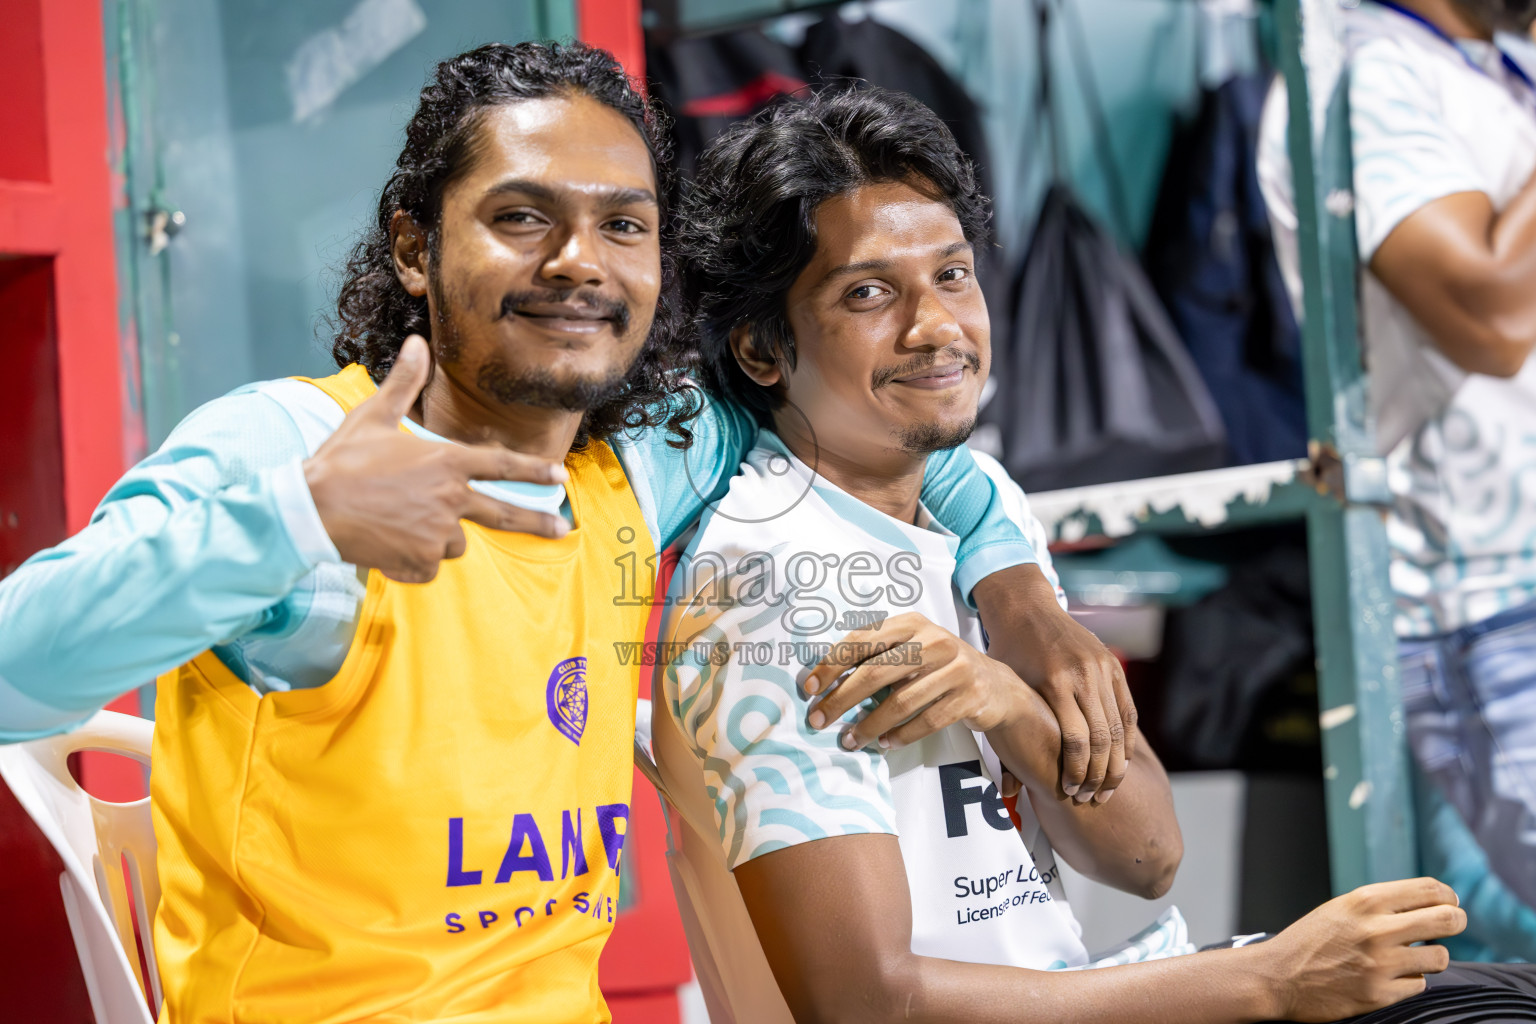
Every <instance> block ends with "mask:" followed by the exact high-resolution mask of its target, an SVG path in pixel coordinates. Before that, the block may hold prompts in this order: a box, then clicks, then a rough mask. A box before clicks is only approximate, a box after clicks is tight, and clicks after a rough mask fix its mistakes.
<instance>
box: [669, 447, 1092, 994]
mask: <svg viewBox="0 0 1536 1024" xmlns="http://www.w3.org/2000/svg"><path fill="white" fill-rule="evenodd" d="M1009 486H1015V485H1012V484H1011V483H1010V485H1009ZM1019 505H1020V507H1023V502H1022V498H1020V502H1019ZM765 510H775V511H776V514H775V515H773V516H772V517H771V518H769V519H767V520H766V522H765V521H764V516H763V512H764V511H765ZM919 516H920V521H921V525H914V524H911V523H903V522H900V521H898V520H896V519H893V518H891V517H889V516H886V515H884V514H883V513H881V512H878V511H876V510H875V509H873V508H871V507H870V506H868V505H866V504H864V503H862V502H860V501H858V500H856V499H854V498H853V497H852V496H851V495H849V494H847V493H845V492H842V491H840V490H839V489H837V488H836V487H834V486H832V485H831V484H829V483H827V482H826V481H825V480H823V479H820V478H818V477H816V476H815V474H814V472H813V471H812V470H811V469H810V467H808V466H806V465H805V464H804V463H803V462H800V461H799V460H798V459H795V458H794V457H793V456H792V455H791V454H790V453H789V451H788V449H787V448H785V447H784V445H783V443H782V441H780V440H779V439H778V438H777V437H776V436H774V435H773V434H772V433H771V432H768V431H764V432H763V433H762V434H760V435H759V439H758V447H757V448H755V449H754V450H753V451H752V452H751V453H750V454H749V455H748V458H747V461H746V463H745V464H744V465H743V466H742V469H741V473H740V474H739V475H738V476H737V477H736V479H735V480H733V481H732V484H731V487H730V490H729V492H728V493H727V494H726V496H725V497H724V499H723V500H722V501H721V502H720V503H719V504H718V505H717V506H716V507H715V509H714V511H713V512H711V513H709V514H706V516H705V517H704V519H703V520H702V521H701V523H700V526H699V529H698V531H697V532H696V533H695V534H694V536H693V538H692V539H691V541H690V543H689V545H688V549H687V550H686V551H685V552H684V555H683V561H682V562H681V563H680V565H679V569H678V572H677V574H675V575H674V576H673V582H672V588H671V592H670V593H669V595H668V602H669V605H671V616H672V618H671V620H670V624H669V627H668V628H667V629H665V630H664V635H665V636H666V637H668V639H669V640H670V641H671V642H672V643H674V644H676V645H677V647H676V648H674V649H673V650H671V651H669V652H668V653H670V654H672V655H674V656H673V657H671V658H670V659H664V660H665V661H666V664H667V667H666V669H665V670H664V672H663V673H662V679H663V683H662V685H663V687H664V689H665V690H666V697H667V702H666V706H667V707H668V708H669V709H670V710H671V712H672V714H673V716H674V720H675V721H676V722H677V723H678V725H679V730H678V731H679V732H680V733H681V734H682V737H683V739H684V742H685V743H686V744H687V745H688V747H689V749H690V752H691V754H692V755H693V757H694V759H696V762H697V765H698V769H699V771H700V772H701V773H702V776H703V779H702V781H703V783H704V789H705V791H706V793H707V796H708V799H709V800H710V801H711V802H712V804H713V810H714V813H715V817H716V820H715V824H716V825H717V826H718V830H719V833H718V834H719V839H720V849H721V851H722V854H723V859H724V861H725V865H726V866H727V867H729V868H734V867H737V866H739V865H740V864H742V863H744V862H745V861H747V860H750V859H752V858H754V857H759V856H764V855H767V854H770V853H772V852H774V851H777V850H781V849H784V848H786V847H789V846H793V845H797V844H800V843H804V842H808V841H812V840H816V839H821V838H825V837H831V836H840V835H851V834H861V833H884V834H888V835H894V836H896V837H897V841H898V842H899V843H900V846H901V853H902V861H903V865H904V868H905V870H906V874H907V883H908V891H909V893H910V895H911V901H912V949H913V951H914V952H917V953H919V954H921V955H924V956H934V957H942V958H945V959H951V960H963V961H969V962H974V963H995V964H1004V965H1013V966H1021V967H1034V968H1037V969H1046V968H1051V967H1065V966H1078V965H1083V964H1085V963H1087V962H1088V956H1087V952H1086V950H1084V949H1083V946H1082V942H1081V939H1080V929H1079V927H1078V925H1077V922H1076V920H1075V919H1074V918H1073V917H1072V913H1071V910H1070V908H1069V907H1068V906H1067V904H1066V899H1065V893H1064V892H1063V890H1062V885H1061V879H1060V873H1059V871H1058V870H1057V868H1056V860H1055V855H1054V853H1053V852H1052V851H1051V848H1050V843H1049V841H1048V839H1047V837H1046V836H1045V834H1044V832H1043V831H1042V830H1041V829H1040V827H1039V824H1038V822H1036V821H1035V819H1034V816H1033V814H1032V812H1031V811H1030V809H1029V807H1028V803H1027V801H1026V802H1024V803H1023V804H1021V805H1020V807H1019V811H1020V816H1021V820H1022V822H1023V830H1022V833H1021V831H1019V830H1016V829H1015V827H1014V825H1013V823H1012V822H1011V821H1010V819H1009V817H1008V812H1007V809H1006V807H1005V805H1004V804H1003V801H1002V797H1001V795H1000V792H999V788H998V785H997V783H998V780H999V779H1000V778H1001V774H1002V773H1001V766H1000V764H999V763H998V761H997V756H996V754H995V753H994V752H993V751H992V748H991V745H990V744H988V743H987V742H986V740H985V737H978V736H977V735H975V734H973V733H971V732H970V731H969V730H967V729H965V728H964V727H963V726H960V725H956V726H951V727H950V728H948V729H945V730H942V731H941V732H940V733H938V734H936V735H935V736H932V737H929V738H928V739H926V740H923V741H921V742H919V743H915V744H912V745H910V746H908V747H905V748H902V749H900V750H895V751H890V752H888V753H885V754H882V753H881V751H880V749H879V748H878V747H876V746H871V747H866V748H863V749H860V750H852V751H849V750H844V749H842V747H841V746H840V745H839V740H840V736H841V729H840V728H839V727H838V725H837V724H836V723H834V724H832V725H830V726H828V727H827V728H825V729H821V730H817V729H812V728H811V727H810V724H809V721H808V716H809V714H810V710H811V707H812V704H811V702H810V700H809V699H808V697H807V696H806V694H805V692H804V689H803V683H804V680H805V677H806V676H807V674H808V673H809V671H810V669H811V668H813V667H814V666H815V665H817V664H818V663H820V662H821V661H822V659H823V657H825V656H831V657H833V658H834V659H836V660H838V661H839V662H840V663H847V664H852V663H855V662H858V661H861V660H863V658H864V657H866V656H868V655H870V654H872V653H874V652H873V650H869V651H865V650H859V649H854V648H853V646H852V645H850V644H847V643H846V641H845V637H846V635H847V633H848V632H849V631H850V629H852V628H857V627H859V626H867V625H871V624H874V623H878V622H881V621H883V620H884V618H886V617H889V616H891V615H896V614H900V613H901V612H904V611H909V610H910V611H916V612H919V613H921V614H923V615H924V616H926V617H927V618H929V619H930V620H931V621H933V622H935V623H936V624H938V625H940V626H943V627H944V628H946V629H949V630H951V631H952V632H954V633H955V634H956V635H958V636H959V637H961V638H962V639H963V640H965V641H966V642H969V643H971V644H973V645H976V646H978V647H980V646H982V645H984V643H985V640H984V638H983V636H982V632H981V628H980V623H979V621H978V620H977V618H976V616H975V615H974V613H972V612H970V611H969V610H968V609H967V608H966V607H965V605H964V604H963V602H961V601H960V599H959V597H958V595H957V594H956V592H955V589H954V587H953V584H952V582H951V577H952V574H953V571H954V557H955V544H954V537H953V536H951V535H949V534H948V533H947V532H946V531H943V530H942V528H937V527H936V526H935V525H934V524H932V523H931V520H929V519H928V517H927V516H926V512H924V511H922V510H920V513H919ZM917 655H918V652H917V651H915V650H909V649H905V648H903V647H901V646H898V647H897V648H895V649H893V650H892V651H891V652H890V653H889V654H888V655H887V656H889V657H896V658H909V657H911V658H915V657H916V656H917ZM914 663H915V661H914ZM872 704H873V701H869V702H865V706H863V707H859V708H855V709H853V710H851V711H850V712H848V714H847V715H845V716H844V719H843V721H844V722H845V723H848V722H852V721H854V720H856V719H857V718H858V717H859V716H860V715H862V714H864V713H865V712H866V711H867V709H868V707H869V706H872ZM695 910H699V908H697V907H696V908H695ZM701 912H702V913H704V914H705V915H706V916H707V915H708V914H709V913H710V910H709V909H707V908H706V909H704V910H703V911H701Z"/></svg>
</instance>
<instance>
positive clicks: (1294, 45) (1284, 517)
mask: <svg viewBox="0 0 1536 1024" xmlns="http://www.w3.org/2000/svg"><path fill="white" fill-rule="evenodd" d="M1339 2H1340V0H1276V5H1275V12H1276V21H1277V27H1278V30H1279V47H1278V49H1279V61H1280V70H1281V73H1282V74H1283V75H1284V78H1285V88H1286V91H1287V97H1288V99H1289V101H1290V114H1291V116H1290V124H1289V129H1288V140H1287V141H1288V144H1289V150H1290V157H1291V166H1292V169H1293V175H1294V178H1293V184H1294V188H1295V199H1296V214H1297V221H1298V241H1299V248H1300V256H1301V271H1302V285H1303V293H1304V302H1305V310H1304V313H1305V322H1304V326H1303V341H1302V344H1303V359H1304V364H1305V377H1306V391H1307V423H1308V429H1309V433H1310V436H1311V437H1312V438H1313V441H1312V458H1311V466H1310V468H1308V467H1305V466H1303V467H1299V468H1301V469H1302V471H1301V472H1297V473H1296V475H1295V478H1294V479H1291V480H1289V481H1287V482H1284V483H1280V484H1277V485H1275V486H1274V487H1273V488H1272V489H1270V490H1269V492H1268V496H1267V497H1266V498H1265V499H1263V500H1260V501H1250V500H1249V499H1248V498H1246V497H1237V498H1234V499H1232V500H1230V501H1228V502H1227V504H1226V509H1225V515H1224V516H1223V517H1222V519H1221V525H1220V527H1219V528H1223V529H1226V528H1232V527H1240V526H1250V525H1258V524H1262V523H1274V522H1283V521H1292V522H1294V521H1295V520H1297V519H1304V520H1305V521H1306V523H1307V533H1308V539H1309V545H1308V546H1309V551H1310V554H1309V560H1310V564H1311V570H1312V571H1311V576H1312V608H1313V621H1314V629H1315V638H1316V647H1317V668H1318V693H1319V704H1320V708H1319V721H1320V724H1321V727H1322V738H1323V761H1324V766H1325V767H1324V772H1323V776H1324V787H1325V794H1326V799H1327V815H1328V845H1329V859H1330V865H1331V869H1332V871H1331V874H1332V879H1331V880H1332V886H1333V889H1334V891H1335V892H1347V891H1348V890H1350V889H1353V888H1355V887H1357V886H1360V885H1364V884H1366V883H1368V882H1377V881H1385V880H1388V879H1393V878H1405V877H1409V876H1412V875H1414V874H1416V873H1417V853H1416V845H1415V833H1414V820H1413V819H1414V805H1413V790H1412V788H1411V780H1410V768H1409V765H1410V761H1409V753H1408V747H1407V742H1406V735H1405V729H1404V723H1403V715H1402V703H1401V692H1400V686H1399V679H1398V666H1397V640H1396V637H1395V635H1394V632H1393V615H1394V600H1393V595H1392V587H1391V580H1390V577H1389V552H1388V547H1387V535H1386V521H1385V513H1386V506H1387V504H1388V503H1389V500H1390V494H1389V492H1388V489H1387V481H1386V465H1385V461H1384V460H1383V459H1382V458H1381V457H1380V456H1379V455H1378V454H1377V448H1376V442H1375V431H1374V425H1373V424H1372V422H1371V417H1370V411H1369V410H1370V403H1369V400H1368V390H1367V389H1368V385H1369V381H1368V379H1367V377H1366V373H1365V366H1364V362H1363V359H1362V351H1361V347H1360V334H1359V323H1358V318H1357V309H1356V293H1357V289H1358V282H1359V257H1358V253H1357V251H1356V247H1355V225H1354V212H1353V211H1354V194H1353V180H1352V177H1353V174H1352V161H1351V153H1350V126H1349V75H1348V67H1347V65H1346V61H1345V59H1344V56H1345V48H1344V40H1343V36H1342V17H1341V16H1342V10H1341V8H1340V6H1339ZM1273 468H1274V467H1259V466H1255V467H1251V469H1252V470H1253V471H1255V472H1256V473H1257V474H1259V475H1263V474H1264V472H1265V471H1266V470H1269V469H1273ZM1230 472H1231V471H1227V470H1221V471H1217V473H1216V474H1191V475H1190V479H1189V480H1188V481H1187V482H1185V481H1178V480H1177V479H1176V478H1162V479H1161V480H1160V481H1151V482H1152V483H1165V484H1167V485H1168V486H1174V485H1175V484H1177V485H1178V486H1181V487H1187V488H1189V490H1190V493H1193V492H1194V491H1195V490H1196V489H1198V488H1200V487H1202V486H1209V485H1210V484H1212V483H1213V482H1216V479H1215V478H1216V476H1217V474H1223V473H1230ZM1124 487H1125V485H1114V484H1107V485H1104V486H1103V487H1101V488H1088V489H1085V492H1086V493H1084V494H1082V495H1081V496H1079V495H1078V494H1077V493H1076V492H1071V496H1070V498H1069V496H1068V493H1066V492H1062V493H1059V494H1058V495H1052V496H1047V495H1044V494H1037V495H1034V501H1035V504H1036V507H1037V509H1047V508H1049V507H1050V505H1051V504H1058V505H1060V507H1059V508H1058V509H1055V510H1053V511H1054V512H1058V513H1061V518H1059V519H1056V520H1054V530H1053V533H1054V539H1057V540H1061V539H1069V540H1070V539H1072V538H1074V537H1081V536H1084V535H1092V534H1099V533H1103V532H1104V528H1105V524H1104V523H1103V522H1102V521H1101V520H1100V519H1099V517H1098V515H1097V514H1096V513H1094V512H1093V511H1092V509H1093V508H1094V507H1096V506H1097V505H1099V503H1100V502H1099V499H1101V498H1103V497H1106V496H1113V495H1114V493H1115V492H1116V490H1117V488H1119V489H1121V496H1122V497H1123V496H1124V491H1123V488H1124ZM1093 492H1099V493H1098V494H1094V493H1093ZM1079 497H1081V499H1082V501H1081V505H1080V506H1079V507H1077V508H1076V509H1075V510H1074V509H1072V508H1071V507H1070V506H1073V505H1078V499H1079ZM1052 498H1055V499H1056V501H1055V502H1052V500H1051V499H1052ZM1062 501H1066V502H1068V504H1066V505H1061V502H1062ZM1064 526H1066V527H1069V528H1070V529H1069V530H1064V529H1063V527H1064ZM1116 529H1118V530H1123V529H1124V525H1123V524H1120V525H1118V526H1117V527H1116ZM1134 529H1135V530H1136V531H1138V532H1153V533H1164V534H1169V533H1190V532H1196V531H1202V530H1205V529H1207V527H1205V526H1202V525H1200V524H1199V523H1197V522H1195V521H1194V520H1193V519H1192V517H1191V516H1190V515H1188V514H1187V513H1186V511H1185V510H1184V508H1182V507H1176V508H1173V509H1170V510H1167V511H1161V512H1159V511H1154V510H1151V509H1143V510H1142V512H1141V514H1140V515H1138V516H1137V517H1136V520H1135V522H1134ZM1064 533H1065V534H1066V536H1065V537H1064V536H1063V534H1064Z"/></svg>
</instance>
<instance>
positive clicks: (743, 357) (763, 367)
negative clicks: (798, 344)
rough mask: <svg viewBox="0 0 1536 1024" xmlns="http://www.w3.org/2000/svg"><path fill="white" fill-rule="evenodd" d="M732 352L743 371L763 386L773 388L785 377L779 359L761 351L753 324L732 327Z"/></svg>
mask: <svg viewBox="0 0 1536 1024" xmlns="http://www.w3.org/2000/svg"><path fill="white" fill-rule="evenodd" d="M731 354H732V355H734V356H735V357H736V362H737V364H738V365H739V366H740V367H741V371H742V372H743V373H745V374H746V375H747V376H748V377H751V378H752V380H753V382H754V383H756V384H759V385H761V386H762V387H765V388H771V387H773V386H774V385H775V384H778V383H780V382H781V381H782V380H783V379H784V373H783V371H782V370H781V369H780V368H779V361H778V360H777V359H775V358H774V357H773V356H771V355H768V354H766V353H764V352H762V351H760V350H759V349H758V347H757V345H756V344H755V343H754V342H753V340H752V325H751V324H737V325H736V326H735V327H733V328H731Z"/></svg>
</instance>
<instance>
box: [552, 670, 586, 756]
mask: <svg viewBox="0 0 1536 1024" xmlns="http://www.w3.org/2000/svg"><path fill="white" fill-rule="evenodd" d="M544 701H545V703H546V704H547V705H548V707H549V720H550V722H552V723H553V724H554V726H555V728H556V729H558V730H560V733H561V735H563V736H564V737H565V738H566V739H568V740H570V741H571V742H572V743H574V744H576V745H577V746H578V747H579V746H581V734H582V733H583V732H584V731H585V730H586V728H587V659H586V658H579V657H578V658H566V659H565V660H564V661H562V662H561V663H560V664H558V665H556V666H555V669H554V671H553V672H551V673H550V674H549V686H548V687H547V688H546V689H545V691H544Z"/></svg>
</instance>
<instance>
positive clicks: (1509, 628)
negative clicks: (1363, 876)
mask: <svg viewBox="0 0 1536 1024" xmlns="http://www.w3.org/2000/svg"><path fill="white" fill-rule="evenodd" d="M1399 655H1400V665H1401V668H1402V684H1403V710H1404V713H1405V716H1406V719H1407V726H1408V743H1409V745H1410V746H1411V747H1412V748H1413V753H1414V757H1415V758H1416V759H1417V760H1418V763H1419V766H1420V767H1421V768H1422V769H1423V770H1424V773H1425V774H1426V775H1427V776H1428V777H1429V779H1430V780H1431V781H1432V782H1433V783H1434V785H1435V786H1436V787H1437V788H1438V789H1439V791H1440V793H1441V794H1442V795H1443V796H1444V797H1445V798H1446V800H1448V801H1449V802H1450V803H1451V806H1453V807H1455V808H1456V810H1457V812H1458V813H1459V814H1460V815H1461V818H1462V820H1463V821H1465V822H1466V823H1467V827H1468V828H1469V829H1470V830H1471V832H1472V835H1473V836H1474V837H1475V838H1476V839H1477V841H1478V844H1479V845H1480V846H1482V848H1483V850H1484V851H1485V852H1486V853H1487V855H1488V862H1489V865H1490V866H1491V867H1492V868H1493V871H1494V873H1495V874H1497V875H1498V876H1499V877H1500V878H1501V879H1503V881H1504V883H1505V884H1506V885H1508V886H1509V888H1510V889H1511V890H1513V891H1514V893H1515V894H1516V895H1517V896H1518V897H1519V898H1520V899H1521V900H1523V901H1524V902H1525V904H1526V905H1527V906H1536V605H1524V606H1522V607H1520V608H1514V609H1511V610H1509V611H1507V612H1502V613H1500V614H1498V615H1495V616H1493V617H1492V618H1489V619H1485V620H1483V621H1482V622H1478V623H1475V624H1473V625H1471V626H1467V627H1466V628H1464V629H1459V630H1457V631H1456V632H1454V633H1450V634H1447V635H1445V636H1442V637H1436V638H1434V639H1430V640H1408V641H1404V642H1403V643H1402V644H1401V645H1400V647H1399Z"/></svg>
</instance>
